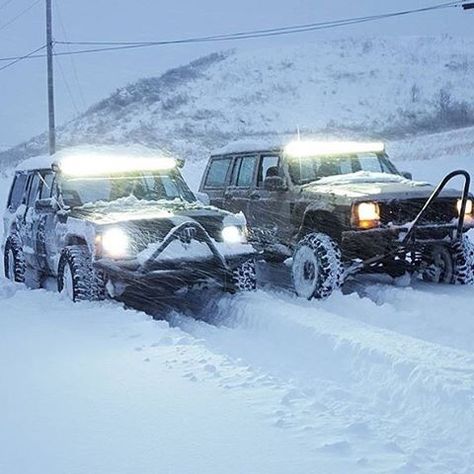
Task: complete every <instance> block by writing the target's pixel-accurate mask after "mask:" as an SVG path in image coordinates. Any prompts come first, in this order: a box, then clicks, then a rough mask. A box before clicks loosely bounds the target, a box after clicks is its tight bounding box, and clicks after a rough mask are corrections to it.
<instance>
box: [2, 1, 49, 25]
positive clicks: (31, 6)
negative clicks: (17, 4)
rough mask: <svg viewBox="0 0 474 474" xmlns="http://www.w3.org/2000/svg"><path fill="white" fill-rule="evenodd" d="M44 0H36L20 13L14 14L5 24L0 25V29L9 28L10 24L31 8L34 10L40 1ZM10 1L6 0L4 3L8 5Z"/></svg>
mask: <svg viewBox="0 0 474 474" xmlns="http://www.w3.org/2000/svg"><path fill="white" fill-rule="evenodd" d="M41 1H42V0H36V1H34V2H33V3H32V4H31V5H30V6H28V7H26V8H25V9H24V10H22V11H21V12H20V13H18V15H16V16H14V17H13V18H12V19H11V20H9V21H7V22H6V23H4V24H3V25H1V26H0V31H3V30H4V29H5V28H8V27H9V26H10V25H12V24H13V23H15V22H16V21H17V20H19V19H20V18H21V17H22V16H23V15H25V14H26V13H28V12H29V11H30V10H32V9H33V8H34V7H35V6H36V5H38V3H40V2H41ZM9 3H10V2H6V3H4V4H3V6H6V5H8V4H9Z"/></svg>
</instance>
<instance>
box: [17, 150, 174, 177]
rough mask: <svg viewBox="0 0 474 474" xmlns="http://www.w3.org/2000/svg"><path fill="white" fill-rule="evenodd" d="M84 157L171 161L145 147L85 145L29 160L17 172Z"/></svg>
mask: <svg viewBox="0 0 474 474" xmlns="http://www.w3.org/2000/svg"><path fill="white" fill-rule="evenodd" d="M84 157H90V158H93V159H95V160H97V159H99V158H100V160H108V159H113V160H117V159H121V158H122V159H123V158H134V159H146V160H155V159H169V158H170V157H169V156H167V154H165V153H163V152H160V151H159V150H154V149H151V148H147V147H145V146H143V145H120V146H102V145H101V146H97V145H83V146H76V147H69V148H64V149H63V150H60V151H58V152H57V153H55V154H54V155H52V156H49V155H41V156H35V157H32V158H29V159H27V160H25V161H23V162H22V163H20V164H19V165H18V166H17V168H16V169H17V171H31V170H39V169H50V168H52V167H53V165H57V164H58V163H60V162H61V161H63V160H66V159H68V160H71V159H74V158H77V159H78V160H79V159H81V158H82V159H83V158H84Z"/></svg>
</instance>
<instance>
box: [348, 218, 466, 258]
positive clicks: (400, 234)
mask: <svg viewBox="0 0 474 474" xmlns="http://www.w3.org/2000/svg"><path fill="white" fill-rule="evenodd" d="M473 228H474V221H472V220H470V221H469V222H465V223H464V227H463V232H467V231H468V230H470V229H473ZM409 231H410V224H407V225H402V226H390V227H379V228H376V229H370V230H350V231H346V232H343V233H342V242H341V248H342V253H343V255H344V257H345V258H346V259H348V260H354V259H361V260H368V259H370V258H374V257H376V256H381V255H387V254H390V253H393V252H395V251H397V250H401V249H404V248H407V249H409V247H411V246H415V247H419V246H422V245H429V244H434V243H441V242H453V241H454V240H455V239H456V234H457V222H453V223H449V224H436V225H420V226H417V227H416V229H414V231H413V237H412V238H411V239H410V242H409V243H408V244H403V239H404V238H405V236H406V235H407V233H408V232H409Z"/></svg>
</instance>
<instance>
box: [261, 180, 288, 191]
mask: <svg viewBox="0 0 474 474" xmlns="http://www.w3.org/2000/svg"><path fill="white" fill-rule="evenodd" d="M263 189H265V191H286V190H287V189H288V187H287V185H286V181H285V178H282V177H281V176H268V177H266V178H265V179H264V180H263Z"/></svg>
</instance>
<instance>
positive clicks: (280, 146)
mask: <svg viewBox="0 0 474 474" xmlns="http://www.w3.org/2000/svg"><path fill="white" fill-rule="evenodd" d="M298 140H299V139H298V137H295V135H294V134H293V135H284V136H282V135H280V136H277V137H268V138H267V137H263V138H262V139H260V140H257V139H244V140H236V141H234V142H231V143H229V144H227V145H225V146H224V147H221V148H219V149H217V150H214V151H213V152H212V153H211V156H222V155H230V154H240V153H255V152H265V151H273V152H281V151H283V150H284V149H285V148H286V147H287V146H288V145H289V144H290V143H294V142H297V141H298ZM301 141H302V142H303V143H305V142H309V143H313V144H315V143H316V144H317V143H319V144H321V145H324V144H332V143H339V144H341V145H344V144H347V145H351V144H356V145H357V144H358V143H360V144H363V143H364V142H362V141H360V140H356V141H354V140H341V139H340V138H339V139H338V138H335V139H334V138H327V137H325V138H321V137H304V138H302V139H301ZM365 143H376V142H373V141H369V142H365Z"/></svg>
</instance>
